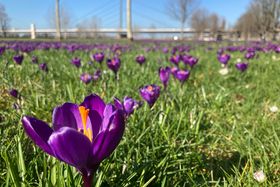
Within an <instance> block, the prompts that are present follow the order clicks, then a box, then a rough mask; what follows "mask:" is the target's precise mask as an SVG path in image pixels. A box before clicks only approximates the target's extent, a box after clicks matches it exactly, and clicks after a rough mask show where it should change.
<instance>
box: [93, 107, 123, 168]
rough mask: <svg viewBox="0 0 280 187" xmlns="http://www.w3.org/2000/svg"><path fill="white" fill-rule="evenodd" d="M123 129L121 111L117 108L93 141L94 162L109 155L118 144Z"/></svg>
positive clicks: (98, 161)
mask: <svg viewBox="0 0 280 187" xmlns="http://www.w3.org/2000/svg"><path fill="white" fill-rule="evenodd" d="M124 129H125V125H124V114H123V111H121V110H117V111H116V112H115V114H114V116H113V120H112V122H111V124H110V125H109V126H108V128H107V129H105V130H103V131H101V132H100V133H99V134H98V135H97V137H96V139H95V140H94V142H93V157H94V158H95V159H94V161H93V162H94V164H98V163H100V162H101V161H102V160H103V159H105V158H106V157H108V156H110V154H111V153H112V152H113V151H114V150H115V148H116V147H117V145H118V144H119V142H120V140H121V138H122V135H123V132H124Z"/></svg>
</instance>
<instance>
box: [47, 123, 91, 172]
mask: <svg viewBox="0 0 280 187" xmlns="http://www.w3.org/2000/svg"><path fill="white" fill-rule="evenodd" d="M48 143H49V145H50V147H51V148H52V150H53V152H54V154H55V156H56V157H57V158H58V159H60V160H62V161H64V162H66V163H67V164H70V165H72V166H74V167H76V168H78V169H80V170H81V169H87V165H88V160H89V157H90V155H91V142H90V140H89V139H88V138H87V137H86V136H85V135H83V134H82V133H80V132H78V131H77V130H75V129H73V128H69V127H62V128H60V129H59V130H58V131H56V132H54V133H53V134H52V135H51V136H50V138H49V141H48Z"/></svg>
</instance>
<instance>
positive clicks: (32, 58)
mask: <svg viewBox="0 0 280 187" xmlns="http://www.w3.org/2000/svg"><path fill="white" fill-rule="evenodd" d="M31 62H32V63H33V64H38V57H37V56H32V57H31Z"/></svg>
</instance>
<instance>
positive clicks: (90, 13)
mask: <svg viewBox="0 0 280 187" xmlns="http://www.w3.org/2000/svg"><path fill="white" fill-rule="evenodd" d="M109 2H110V0H107V1H106V2H105V3H104V4H105V5H106V4H108V3H109ZM104 9H107V7H106V6H104V5H103V6H102V7H100V8H94V9H93V10H91V11H89V12H88V13H86V14H85V15H84V16H81V17H79V18H78V19H75V20H74V21H73V22H72V24H73V25H74V24H76V23H78V22H79V21H81V20H83V19H85V18H87V17H88V16H90V15H92V14H93V13H95V14H97V13H98V12H102V11H103V10H104ZM96 10H97V11H96Z"/></svg>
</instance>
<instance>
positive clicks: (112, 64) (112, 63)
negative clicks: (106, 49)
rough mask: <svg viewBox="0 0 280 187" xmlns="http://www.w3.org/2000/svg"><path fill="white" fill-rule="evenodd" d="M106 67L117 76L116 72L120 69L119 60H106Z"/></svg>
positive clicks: (116, 58)
mask: <svg viewBox="0 0 280 187" xmlns="http://www.w3.org/2000/svg"><path fill="white" fill-rule="evenodd" d="M107 66H108V68H109V69H111V70H112V71H113V72H114V73H115V74H117V72H118V70H119V69H120V67H121V59H119V58H118V57H114V58H112V59H107Z"/></svg>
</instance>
